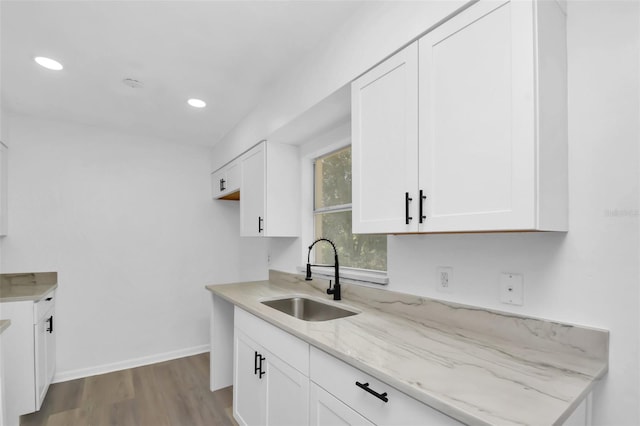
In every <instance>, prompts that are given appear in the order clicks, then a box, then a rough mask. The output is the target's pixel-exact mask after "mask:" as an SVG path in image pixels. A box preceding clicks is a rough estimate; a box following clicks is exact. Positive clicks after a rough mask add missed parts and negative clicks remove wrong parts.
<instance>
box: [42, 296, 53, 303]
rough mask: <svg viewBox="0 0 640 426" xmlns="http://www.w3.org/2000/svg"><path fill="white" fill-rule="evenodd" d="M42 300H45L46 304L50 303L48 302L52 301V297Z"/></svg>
mask: <svg viewBox="0 0 640 426" xmlns="http://www.w3.org/2000/svg"><path fill="white" fill-rule="evenodd" d="M44 300H46V301H47V302H48V301H50V300H53V297H47V298H46V299H44Z"/></svg>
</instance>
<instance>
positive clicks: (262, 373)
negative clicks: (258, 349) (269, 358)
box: [258, 355, 267, 379]
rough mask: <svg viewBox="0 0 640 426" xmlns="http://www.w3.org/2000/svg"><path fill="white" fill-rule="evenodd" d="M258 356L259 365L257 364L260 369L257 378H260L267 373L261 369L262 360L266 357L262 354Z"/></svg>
mask: <svg viewBox="0 0 640 426" xmlns="http://www.w3.org/2000/svg"><path fill="white" fill-rule="evenodd" d="M259 356H260V365H259V366H258V367H259V368H260V371H259V372H258V378H259V379H262V376H264V375H265V374H267V373H265V372H264V370H263V369H262V361H264V360H265V359H266V358H265V357H263V356H262V355H259Z"/></svg>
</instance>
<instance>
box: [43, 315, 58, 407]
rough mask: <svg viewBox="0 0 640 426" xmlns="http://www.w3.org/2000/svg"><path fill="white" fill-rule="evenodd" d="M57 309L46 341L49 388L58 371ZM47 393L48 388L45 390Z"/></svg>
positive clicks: (52, 317) (47, 329) (52, 316)
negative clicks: (55, 322) (55, 321)
mask: <svg viewBox="0 0 640 426" xmlns="http://www.w3.org/2000/svg"><path fill="white" fill-rule="evenodd" d="M54 320H55V311H53V310H52V311H51V316H50V319H49V320H48V321H49V324H48V326H47V328H46V330H45V331H46V332H47V334H46V341H47V376H46V380H47V388H48V387H49V384H50V383H51V382H53V376H54V375H55V373H56V331H55V324H54ZM45 394H46V390H45ZM42 399H43V400H44V395H42Z"/></svg>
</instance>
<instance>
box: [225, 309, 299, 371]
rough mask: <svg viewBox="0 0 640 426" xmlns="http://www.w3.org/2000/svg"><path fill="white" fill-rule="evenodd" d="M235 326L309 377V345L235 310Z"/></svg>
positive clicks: (244, 312)
mask: <svg viewBox="0 0 640 426" xmlns="http://www.w3.org/2000/svg"><path fill="white" fill-rule="evenodd" d="M234 326H235V327H236V328H238V329H240V330H242V331H243V332H245V333H246V334H247V336H250V337H251V339H253V340H254V341H255V342H256V343H258V344H259V345H261V346H263V347H264V348H266V349H267V350H269V351H270V352H271V353H272V354H274V355H275V356H277V357H278V358H280V359H281V360H283V361H284V362H286V363H287V364H289V365H291V366H293V367H294V368H295V369H296V370H298V371H300V372H301V373H303V374H304V375H305V376H309V344H308V343H306V342H303V341H302V340H300V339H298V338H297V337H295V336H292V335H291V334H289V333H287V332H286V331H282V330H281V329H279V328H277V327H275V326H273V325H271V324H269V323H268V322H266V321H264V320H262V319H260V318H258V317H256V316H254V315H251V314H250V313H248V312H246V311H243V310H242V309H240V308H238V307H237V306H236V307H235V309H234Z"/></svg>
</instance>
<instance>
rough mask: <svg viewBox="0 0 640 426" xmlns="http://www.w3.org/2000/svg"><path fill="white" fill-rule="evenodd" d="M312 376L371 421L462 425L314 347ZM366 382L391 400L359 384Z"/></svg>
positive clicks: (383, 423)
mask: <svg viewBox="0 0 640 426" xmlns="http://www.w3.org/2000/svg"><path fill="white" fill-rule="evenodd" d="M310 370H311V380H312V381H313V382H315V383H317V384H318V385H320V386H321V387H323V388H324V389H325V390H327V391H328V392H329V393H331V394H333V395H334V396H335V397H336V398H338V399H339V400H341V401H342V402H343V403H345V404H346V405H348V406H349V407H351V408H353V409H354V410H355V411H357V412H358V413H359V414H361V415H362V416H364V417H365V418H367V419H368V420H369V421H371V422H373V423H375V424H380V425H398V426H400V425H402V426H411V425H425V424H429V425H445V426H449V425H451V426H453V425H458V426H459V425H461V423H459V422H458V421H456V420H454V419H452V418H451V417H448V416H446V415H444V414H442V413H440V412H439V411H436V410H434V409H433V408H431V407H429V406H428V405H425V404H423V403H422V402H419V401H417V400H415V399H413V398H411V397H410V396H408V395H406V394H403V393H402V392H400V391H398V390H397V389H395V388H393V387H391V386H389V385H387V384H386V383H383V382H381V381H379V380H376V379H375V378H373V377H372V376H370V375H368V374H366V373H364V372H362V371H360V370H358V369H357V368H354V367H352V366H350V365H348V364H346V363H344V362H342V361H340V360H339V359H337V358H335V357H333V356H331V355H329V354H327V353H325V352H323V351H321V350H319V349H316V348H313V347H312V348H311V355H310ZM356 382H358V383H360V384H362V385H364V384H365V383H368V384H369V385H368V386H369V388H370V389H371V390H372V391H375V392H377V393H379V394H383V393H385V392H386V398H387V399H388V401H387V402H384V401H383V400H382V399H379V398H378V397H376V396H375V395H373V394H371V393H369V392H367V391H366V390H364V389H362V388H361V387H359V386H357V385H356Z"/></svg>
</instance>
